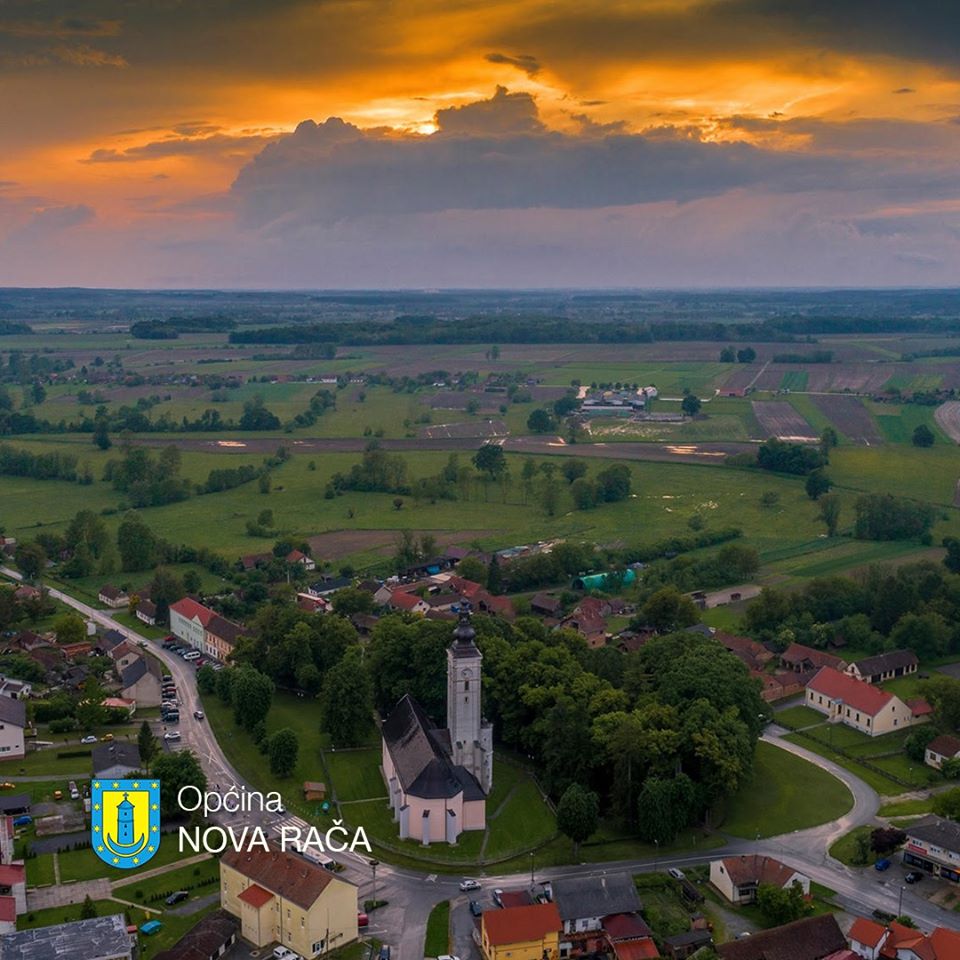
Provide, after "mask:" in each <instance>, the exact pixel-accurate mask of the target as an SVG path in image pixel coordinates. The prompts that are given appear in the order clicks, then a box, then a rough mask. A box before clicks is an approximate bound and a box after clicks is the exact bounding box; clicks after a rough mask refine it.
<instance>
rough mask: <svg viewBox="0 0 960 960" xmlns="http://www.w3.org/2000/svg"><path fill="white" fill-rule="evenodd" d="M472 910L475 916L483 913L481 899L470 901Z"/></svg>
mask: <svg viewBox="0 0 960 960" xmlns="http://www.w3.org/2000/svg"><path fill="white" fill-rule="evenodd" d="M470 912H471V913H472V914H473V915H474V916H475V917H479V916H480V914H482V913H483V907H482V906H481V904H480V901H479V900H471V901H470Z"/></svg>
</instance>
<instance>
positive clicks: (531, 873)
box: [530, 850, 533, 891]
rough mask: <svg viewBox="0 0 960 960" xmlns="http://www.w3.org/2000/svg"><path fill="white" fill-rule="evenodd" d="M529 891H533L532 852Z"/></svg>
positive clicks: (531, 855)
mask: <svg viewBox="0 0 960 960" xmlns="http://www.w3.org/2000/svg"><path fill="white" fill-rule="evenodd" d="M530 889H531V891H532V890H533V851H532V850H531V851H530Z"/></svg>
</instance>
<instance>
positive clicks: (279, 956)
mask: <svg viewBox="0 0 960 960" xmlns="http://www.w3.org/2000/svg"><path fill="white" fill-rule="evenodd" d="M292 956H293V951H292V950H288V949H287V948H286V947H274V948H273V958H274V960H287V958H288V957H292Z"/></svg>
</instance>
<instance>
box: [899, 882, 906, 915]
mask: <svg viewBox="0 0 960 960" xmlns="http://www.w3.org/2000/svg"><path fill="white" fill-rule="evenodd" d="M906 889H907V888H906V887H901V888H900V899H899V900H898V901H897V916H898V917H902V916H903V894H904V891H905V890H906Z"/></svg>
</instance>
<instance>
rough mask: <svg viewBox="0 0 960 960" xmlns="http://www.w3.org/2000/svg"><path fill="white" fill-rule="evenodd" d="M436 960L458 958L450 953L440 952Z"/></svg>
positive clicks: (457, 959)
mask: <svg viewBox="0 0 960 960" xmlns="http://www.w3.org/2000/svg"><path fill="white" fill-rule="evenodd" d="M437 960H460V958H459V957H455V956H453V955H452V954H450V953H441V954H440V956H439V957H437Z"/></svg>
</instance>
